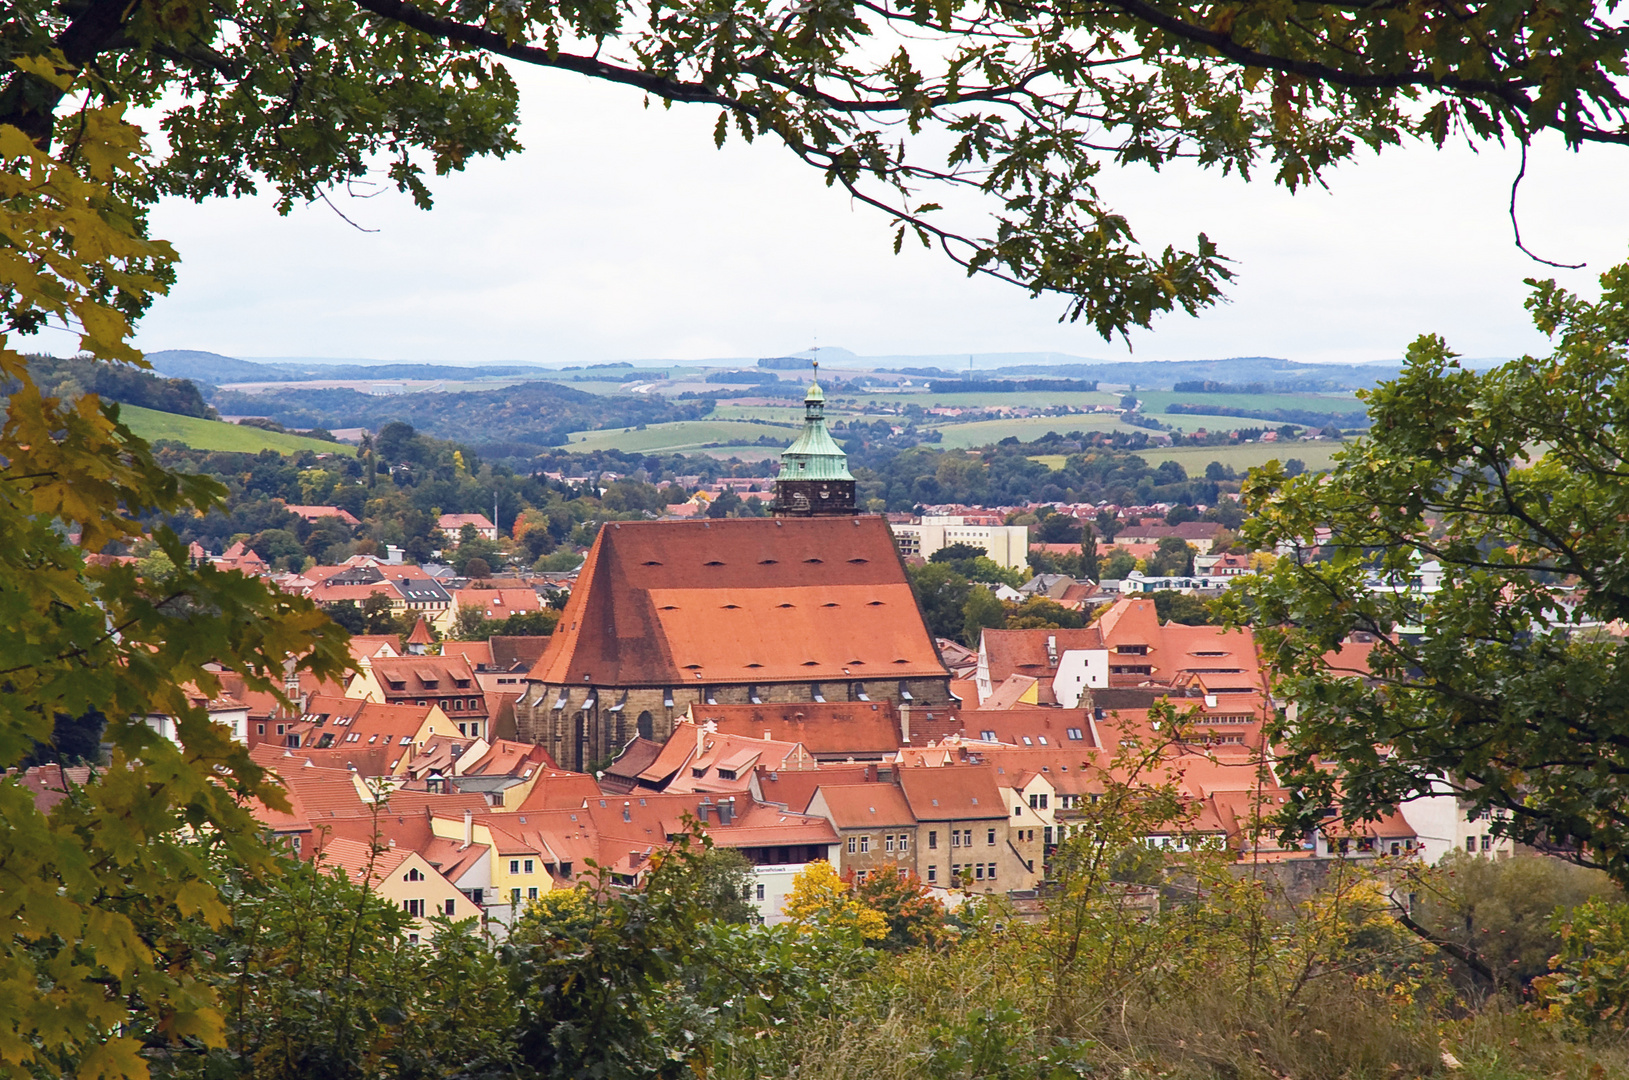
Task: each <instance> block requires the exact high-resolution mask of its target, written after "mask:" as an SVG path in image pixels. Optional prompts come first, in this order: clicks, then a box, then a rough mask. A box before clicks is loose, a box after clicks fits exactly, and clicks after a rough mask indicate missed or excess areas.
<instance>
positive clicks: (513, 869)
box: [509, 859, 520, 874]
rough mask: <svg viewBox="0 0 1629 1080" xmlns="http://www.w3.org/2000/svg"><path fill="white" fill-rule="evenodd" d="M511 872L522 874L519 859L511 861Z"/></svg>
mask: <svg viewBox="0 0 1629 1080" xmlns="http://www.w3.org/2000/svg"><path fill="white" fill-rule="evenodd" d="M509 872H510V873H511V874H518V873H520V860H519V859H510V860H509Z"/></svg>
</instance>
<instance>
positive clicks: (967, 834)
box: [962, 829, 973, 847]
mask: <svg viewBox="0 0 1629 1080" xmlns="http://www.w3.org/2000/svg"><path fill="white" fill-rule="evenodd" d="M972 846H973V830H972V829H963V830H962V847H972Z"/></svg>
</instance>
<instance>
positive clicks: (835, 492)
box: [775, 365, 858, 517]
mask: <svg viewBox="0 0 1629 1080" xmlns="http://www.w3.org/2000/svg"><path fill="white" fill-rule="evenodd" d="M819 373H820V369H819V366H818V365H817V366H816V368H815V375H816V379H815V381H814V382H811V383H810V384H809V392H808V393H807V394H805V395H804V397H803V431H802V433H801V434H799V435H798V437H797V438H796V439H795V440H793V442H792V445H791V446H788V447H787V448H786V449H785V450H783V451H781V471H780V473H779V474H777V475H776V477H775V516H777V517H839V516H848V517H852V516H853V515H854V514H856V513H858V511H857V510H856V509H855V506H854V476H853V474H852V473H850V472H849V471H848V455H847V454H845V453H843V448H842V447H840V446H838V445H837V443H836V442H835V441H834V440H833V439H832V437H831V433H830V432H828V431H827V430H826V395H825V394H824V393H823V392H822V391H821V389H820V382H819V378H818V376H819Z"/></svg>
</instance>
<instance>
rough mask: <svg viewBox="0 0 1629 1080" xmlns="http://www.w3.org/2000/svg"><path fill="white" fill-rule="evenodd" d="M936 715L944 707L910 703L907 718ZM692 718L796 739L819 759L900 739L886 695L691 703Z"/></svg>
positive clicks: (725, 728) (871, 753)
mask: <svg viewBox="0 0 1629 1080" xmlns="http://www.w3.org/2000/svg"><path fill="white" fill-rule="evenodd" d="M930 713H931V714H933V716H934V718H935V719H937V718H938V717H940V716H944V715H948V710H946V709H944V708H937V709H920V708H918V709H912V710H911V716H912V718H913V719H918V718H920V719H923V720H926V719H927V717H928V714H930ZM690 716H691V718H692V719H693V720H694V721H695V722H696V723H700V724H705V723H708V722H712V723H713V724H716V725H717V727H718V730H719V732H720V734H726V735H741V736H744V737H747V738H759V739H762V738H770V739H775V740H779V741H782V742H794V743H802V744H803V746H804V747H805V748H807V749H808V751H809V752H810V753H811V754H814V755H815V756H816V757H818V758H821V759H822V760H828V759H831V758H839V759H841V758H848V757H860V758H865V757H869V758H879V757H881V756H882V755H883V754H889V753H892V752H893V751H894V749H895V748H897V747H898V746H899V745H900V720H899V713H898V711H897V710H896V709H895V707H894V705H893V704H892V703H891V702H887V701H872V702H865V701H841V702H835V701H834V702H824V703H821V702H807V703H794V704H785V705H782V704H773V705H692V706H691V707H690Z"/></svg>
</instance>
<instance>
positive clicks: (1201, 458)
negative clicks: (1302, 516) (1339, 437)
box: [1137, 441, 1344, 476]
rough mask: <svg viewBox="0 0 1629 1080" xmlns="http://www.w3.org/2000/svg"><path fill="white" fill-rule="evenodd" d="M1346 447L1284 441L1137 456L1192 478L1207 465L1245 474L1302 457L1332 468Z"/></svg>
mask: <svg viewBox="0 0 1629 1080" xmlns="http://www.w3.org/2000/svg"><path fill="white" fill-rule="evenodd" d="M1343 445H1344V444H1342V443H1338V442H1322V441H1320V442H1283V443H1244V444H1242V445H1239V446H1176V447H1170V446H1167V447H1158V446H1156V447H1151V448H1149V449H1147V450H1139V451H1137V453H1138V454H1139V455H1141V457H1142V459H1143V460H1144V461H1146V462H1148V463H1149V464H1150V465H1158V464H1159V463H1160V462H1162V461H1175V462H1177V463H1178V464H1179V465H1181V466H1182V467H1183V468H1184V469H1186V470H1187V471H1188V475H1189V476H1203V475H1205V466H1206V465H1209V464H1210V463H1211V462H1213V461H1220V462H1221V463H1222V464H1223V465H1227V466H1231V467H1232V468H1233V469H1234V471H1236V472H1238V473H1241V474H1242V473H1243V472H1244V471H1245V470H1246V469H1253V468H1255V467H1256V466H1257V465H1265V464H1267V462H1269V461H1272V460H1273V459H1275V458H1276V459H1278V460H1279V461H1288V460H1289V459H1290V458H1300V459H1301V460H1302V461H1303V462H1305V463H1306V466H1307V468H1309V469H1327V468H1329V466H1330V464H1331V462H1332V459H1333V456H1334V454H1335V453H1336V452H1337V451H1339V450H1340V449H1341V448H1342V446H1343Z"/></svg>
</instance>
